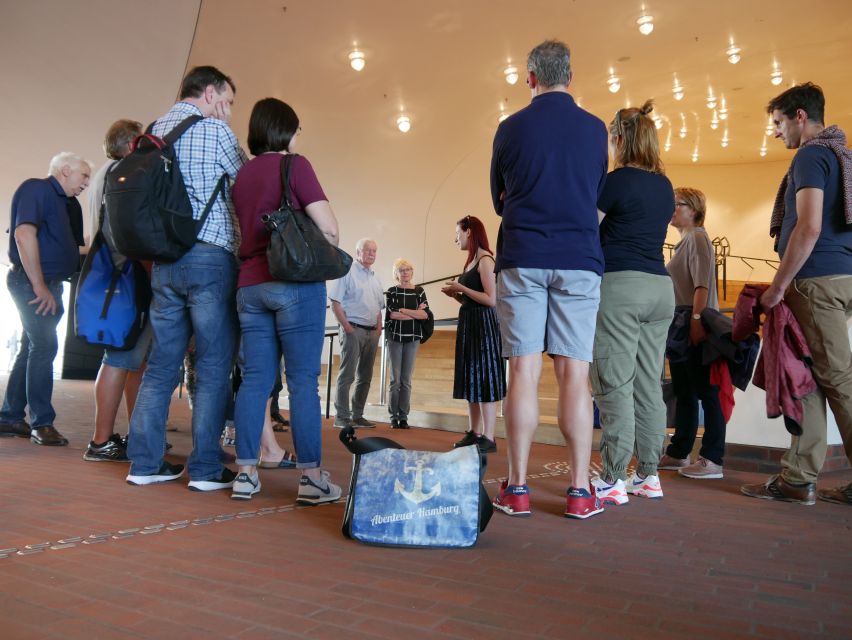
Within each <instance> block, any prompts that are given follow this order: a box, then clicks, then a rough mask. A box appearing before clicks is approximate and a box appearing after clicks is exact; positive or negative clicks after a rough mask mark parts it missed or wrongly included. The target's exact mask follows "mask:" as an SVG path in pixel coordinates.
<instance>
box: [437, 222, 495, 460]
mask: <svg viewBox="0 0 852 640" xmlns="http://www.w3.org/2000/svg"><path fill="white" fill-rule="evenodd" d="M456 244H457V245H458V246H459V249H461V250H462V251H467V260H466V261H465V263H464V273H463V274H462V275H461V276H460V277H459V279H458V281H457V282H448V283H447V284H446V285H445V286H444V287H442V288H441V291H442V292H443V293H445V294H446V295H448V296H450V297H451V298H453V299H454V300H457V301H458V302H460V303H461V309H459V324H458V331H457V332H456V367H455V379H454V383H453V398H456V399H459V400H467V402H468V405H467V406H468V416H469V420H470V428H469V429H468V431H467V433H465V435H464V437H463V438H462V439H461V440H459V441H458V442H456V444H455V446H456V447H466V446H468V445H473V444H475V445H476V446H477V447H479V450H480V451H481V452H482V453H492V452H494V451H497V445H496V444H495V443H494V426H495V424H496V422H497V401H499V400H502V399H503V398H504V397H505V395H506V369H505V363H504V361H503V357H502V352H501V348H500V327H499V325H498V323H497V314H496V313H495V312H494V307H495V305H496V304H497V278H496V276H495V275H494V255H493V254H492V253H491V249H490V247H489V246H488V234H487V233H486V232H485V226H484V225H483V224H482V221H481V220H480V219H479V218H475V217H473V216H465V217H464V218H462V219H461V220H459V221H458V222H457V223H456Z"/></svg>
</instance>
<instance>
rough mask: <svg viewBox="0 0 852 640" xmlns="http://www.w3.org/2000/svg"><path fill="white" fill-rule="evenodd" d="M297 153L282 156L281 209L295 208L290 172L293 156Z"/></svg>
mask: <svg viewBox="0 0 852 640" xmlns="http://www.w3.org/2000/svg"><path fill="white" fill-rule="evenodd" d="M298 155H299V154H297V153H285V154H284V155H283V156H281V206H280V207H278V208H279V209H282V210H284V209H285V207H286V209H288V210H290V211H292V210H293V194H292V193H291V191H290V173H291V172H292V169H293V158H294V157H296V156H298Z"/></svg>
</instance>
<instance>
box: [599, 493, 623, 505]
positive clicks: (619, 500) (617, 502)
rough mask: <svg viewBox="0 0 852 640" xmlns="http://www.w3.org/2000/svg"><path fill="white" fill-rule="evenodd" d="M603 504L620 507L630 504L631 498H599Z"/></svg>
mask: <svg viewBox="0 0 852 640" xmlns="http://www.w3.org/2000/svg"><path fill="white" fill-rule="evenodd" d="M598 500H600V501H601V504H611V505H612V506H614V507H620V506H622V505H625V504H628V503H629V502H630V497H629V496H598Z"/></svg>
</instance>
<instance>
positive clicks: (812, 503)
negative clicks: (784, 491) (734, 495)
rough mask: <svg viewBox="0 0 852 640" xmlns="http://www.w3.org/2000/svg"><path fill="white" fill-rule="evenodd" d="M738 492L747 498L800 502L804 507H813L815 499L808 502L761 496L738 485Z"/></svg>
mask: <svg viewBox="0 0 852 640" xmlns="http://www.w3.org/2000/svg"><path fill="white" fill-rule="evenodd" d="M740 493H741V494H743V495H744V496H748V497H749V498H759V499H761V500H772V501H774V502H790V503H792V504H801V505H803V506H805V507H813V506H814V505H815V504H816V500H814V501H813V502H809V501H807V500H796V498H776V497H775V496H763V495H755V494H753V493H748V492H746V491H744V490H743V488H742V487H740Z"/></svg>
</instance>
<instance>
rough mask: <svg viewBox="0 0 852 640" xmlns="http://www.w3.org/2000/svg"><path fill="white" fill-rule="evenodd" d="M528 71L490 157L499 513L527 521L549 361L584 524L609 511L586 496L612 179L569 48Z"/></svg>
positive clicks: (570, 509) (549, 51)
mask: <svg viewBox="0 0 852 640" xmlns="http://www.w3.org/2000/svg"><path fill="white" fill-rule="evenodd" d="M527 71H528V75H527V84H528V85H529V87H530V90H531V91H532V96H533V99H532V103H531V104H530V105H529V106H527V107H525V108H524V109H521V110H520V111H519V112H518V113H516V114H514V115H512V116H510V117H509V118H507V119H506V120H505V121H503V122H502V123H501V124H500V126H499V127H498V128H497V133H496V135H495V136H494V150H493V155H492V159H491V196H492V200H493V202H494V209H495V210H496V211H497V214H498V215H500V216H502V218H503V221H502V223H501V226H500V235H499V237H498V239H497V269H498V272H499V273H498V279H497V316H498V318H499V320H500V330H501V335H502V342H503V356H504V357H507V358H508V359H509V371H510V375H509V388H508V393H507V396H506V402H505V406H504V411H505V418H506V440H507V442H506V443H507V449H508V454H509V478H508V480H507V481H506V482H504V483H503V485H502V486H501V488H500V492H499V494H498V495H497V497H496V498H495V499H494V506H495V507H496V508H498V509H500V510H501V511H503V512H505V513H507V514H509V515H512V516H528V515H529V514H530V507H529V490H528V488H527V486H526V474H527V463H528V461H529V451H530V445H531V443H532V438H533V434H534V432H535V429H536V427H537V426H538V381H539V378H540V376H541V366H542V357H541V353H542V352H543V351H546V352H547V353H548V354H549V355H550V356H551V357H552V358H553V366H554V370H555V372H556V379H557V383H558V386H559V409H558V422H559V428H560V430H561V431H562V434H563V435H564V436H565V440H566V441H567V442H568V444H569V447H570V450H571V485H570V487H569V489H568V495H567V506H566V510H565V515H566V516H567V517H573V518H587V517H589V516H592V515H594V514H596V513H600V512H601V511H602V510H603V509H602V508H601V506H600V504H599V503H598V501H597V499H596V497H595V493H594V491H590V490H589V459H590V457H591V450H592V400H591V395H590V393H589V382H588V376H589V362H591V360H592V345H593V344H594V337H595V323H596V320H597V313H598V302H599V299H600V282H601V274H602V273H603V255H602V252H601V244H600V239H599V236H598V217H597V201H598V196H599V195H600V192H601V190H602V188H603V185H604V180H605V178H606V171H607V131H606V127H605V126H604V123H603V122H601V121H600V120H599V119H598V118H596V117H594V116H593V115H591V114H589V113H587V112H585V111H583V110H582V109H580V108H579V107H578V106H577V105H576V103H575V102H574V99H573V98H572V97H571V96H570V94H569V93H568V85H569V84H570V83H571V78H572V74H571V53H570V51H569V50H568V47H567V46H566V45H565V44H563V43H562V42H558V41H555V40H548V41H546V42H543V43H541V44H540V45H538V46H537V47H536V48H535V49H533V50H532V51H531V52H530V54H529V57H528V58H527Z"/></svg>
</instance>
